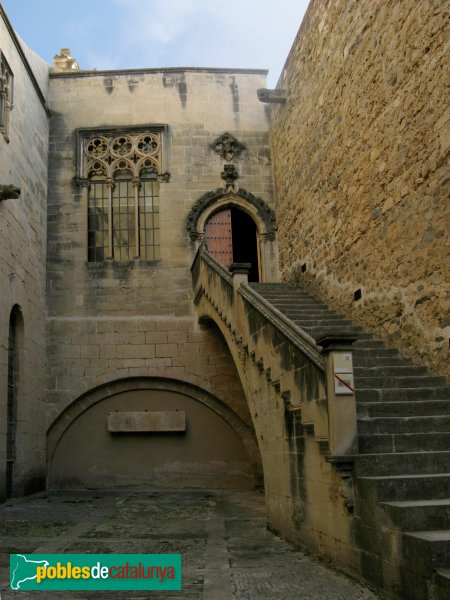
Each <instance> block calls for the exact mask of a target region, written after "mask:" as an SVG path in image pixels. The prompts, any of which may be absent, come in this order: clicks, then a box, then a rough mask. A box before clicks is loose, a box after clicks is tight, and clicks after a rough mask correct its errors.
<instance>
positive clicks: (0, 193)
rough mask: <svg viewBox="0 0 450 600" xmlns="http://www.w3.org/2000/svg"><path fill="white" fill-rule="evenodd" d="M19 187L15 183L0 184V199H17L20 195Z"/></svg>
mask: <svg viewBox="0 0 450 600" xmlns="http://www.w3.org/2000/svg"><path fill="white" fill-rule="evenodd" d="M20 192H21V190H20V188H18V187H17V186H15V185H2V184H0V201H1V200H17V198H18V197H19V196H20Z"/></svg>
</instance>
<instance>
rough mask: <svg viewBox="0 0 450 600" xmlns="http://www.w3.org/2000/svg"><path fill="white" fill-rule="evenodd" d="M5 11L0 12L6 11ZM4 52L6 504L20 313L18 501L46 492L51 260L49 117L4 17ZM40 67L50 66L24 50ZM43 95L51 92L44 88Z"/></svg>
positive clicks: (1, 484)
mask: <svg viewBox="0 0 450 600" xmlns="http://www.w3.org/2000/svg"><path fill="white" fill-rule="evenodd" d="M0 8H1V7H0ZM0 50H1V51H2V52H3V54H4V56H5V57H6V60H7V61H8V63H9V65H10V67H11V70H12V72H13V74H14V107H13V109H12V111H11V113H10V127H9V138H10V141H9V143H7V142H6V140H5V139H4V137H3V136H2V135H0V184H3V185H4V184H7V185H8V184H12V185H15V186H18V187H20V188H21V196H20V198H18V199H16V200H14V199H8V200H3V201H0V415H2V416H1V418H0V501H1V500H2V498H3V497H4V494H5V482H6V476H5V466H6V447H7V442H6V418H5V415H6V414H7V397H8V386H7V382H8V345H9V344H8V331H9V320H10V314H11V310H12V309H13V307H14V306H18V307H19V308H20V311H21V314H22V318H23V335H21V336H20V339H19V343H18V346H19V348H18V350H19V352H18V354H19V361H18V366H17V386H16V403H17V410H16V419H15V421H16V443H15V448H16V456H15V464H14V482H13V494H14V495H21V494H24V493H31V492H33V491H35V490H36V489H39V488H42V487H43V486H44V485H45V427H44V413H45V410H44V408H43V407H44V396H45V366H46V363H45V254H46V225H47V219H46V208H47V205H46V200H47V150H48V130H49V127H48V118H47V114H46V111H45V108H44V106H43V103H42V102H41V101H40V99H39V96H38V94H37V92H36V89H35V87H34V86H33V82H32V80H31V78H30V76H29V73H27V70H26V67H25V64H24V62H23V60H22V59H21V57H20V54H19V53H18V50H17V47H16V45H15V44H14V39H13V38H12V37H11V33H10V31H8V29H7V27H6V20H5V19H4V18H3V13H2V12H1V10H0ZM25 50H26V53H27V56H28V58H29V60H30V61H31V62H32V64H33V67H34V68H38V69H39V71H40V73H41V77H40V79H41V82H45V78H44V76H43V74H44V73H45V70H46V68H47V71H48V65H46V63H45V62H44V61H43V60H42V59H40V58H39V57H37V56H36V55H34V54H33V53H32V52H31V51H30V50H28V49H25ZM41 91H42V92H43V94H45V93H46V90H45V87H44V86H42V90H41Z"/></svg>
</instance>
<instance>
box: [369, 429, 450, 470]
mask: <svg viewBox="0 0 450 600" xmlns="http://www.w3.org/2000/svg"><path fill="white" fill-rule="evenodd" d="M358 445H359V451H360V453H361V454H384V453H389V454H390V453H404V452H432V451H445V450H446V449H447V448H450V432H433V433H393V434H374V435H370V434H367V435H358ZM447 468H448V465H447Z"/></svg>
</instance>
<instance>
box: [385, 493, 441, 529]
mask: <svg viewBox="0 0 450 600" xmlns="http://www.w3.org/2000/svg"><path fill="white" fill-rule="evenodd" d="M380 506H382V507H383V508H384V510H385V511H386V513H387V514H388V515H389V517H390V519H391V520H392V522H393V523H394V525H397V526H398V528H399V529H401V530H402V531H424V530H433V529H438V530H440V529H445V528H446V527H448V526H449V525H450V499H449V498H445V499H430V500H395V501H390V502H381V503H380Z"/></svg>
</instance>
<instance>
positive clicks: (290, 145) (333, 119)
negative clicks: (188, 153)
mask: <svg viewBox="0 0 450 600" xmlns="http://www.w3.org/2000/svg"><path fill="white" fill-rule="evenodd" d="M448 8H449V7H448V4H447V3H446V2H442V0H397V1H393V2H387V1H385V0H346V1H345V2H337V1H326V0H312V2H311V5H310V7H309V9H308V12H307V14H306V16H305V19H304V21H303V24H302V26H301V29H300V31H299V34H298V36H297V39H296V41H295V43H294V46H293V48H292V50H291V53H290V55H289V57H288V60H287V63H286V66H285V70H284V74H283V76H282V78H281V79H280V82H279V84H278V87H279V88H286V89H287V90H288V97H287V102H286V104H285V105H276V106H275V105H274V106H275V108H273V109H272V150H273V157H274V173H275V184H276V190H277V216H278V222H279V250H280V261H281V262H280V264H281V270H282V277H283V279H284V280H290V281H298V280H301V282H302V284H304V285H305V286H306V287H307V288H309V289H310V290H311V291H312V292H313V293H314V294H315V295H317V296H318V297H321V298H322V299H324V300H326V301H328V302H329V303H330V304H331V305H333V306H335V307H337V308H338V309H340V310H341V311H342V312H344V313H346V314H347V315H349V316H350V317H351V318H353V319H355V320H356V321H358V322H360V323H361V324H363V325H364V326H365V327H367V328H369V329H371V330H373V331H375V332H377V333H378V334H379V335H381V336H382V338H384V340H385V341H387V342H388V343H389V344H391V345H393V346H397V347H398V348H399V349H400V350H401V351H402V352H403V353H404V354H405V355H407V356H409V357H411V358H413V359H414V360H415V361H417V362H419V363H422V364H426V365H428V366H429V367H430V368H431V370H432V371H434V372H436V373H444V374H445V373H447V374H449V373H450V365H449V362H448V345H449V337H450V306H449V301H448V298H449V296H450V294H449V284H450V277H449V265H450V256H449V245H448V241H449V238H448V235H449V225H450V214H449V206H450V205H449V201H448V195H449V170H448V156H449V150H450V120H449V116H450V115H449V112H448V98H449V94H448V87H447V86H448V71H446V69H445V65H446V64H448V51H449V35H448V34H449V31H448V18H449V13H448ZM446 57H447V58H446ZM302 266H303V269H302ZM305 266H306V271H305ZM358 289H360V290H361V292H362V298H361V299H360V300H359V301H355V300H354V292H355V291H356V290H358Z"/></svg>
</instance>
